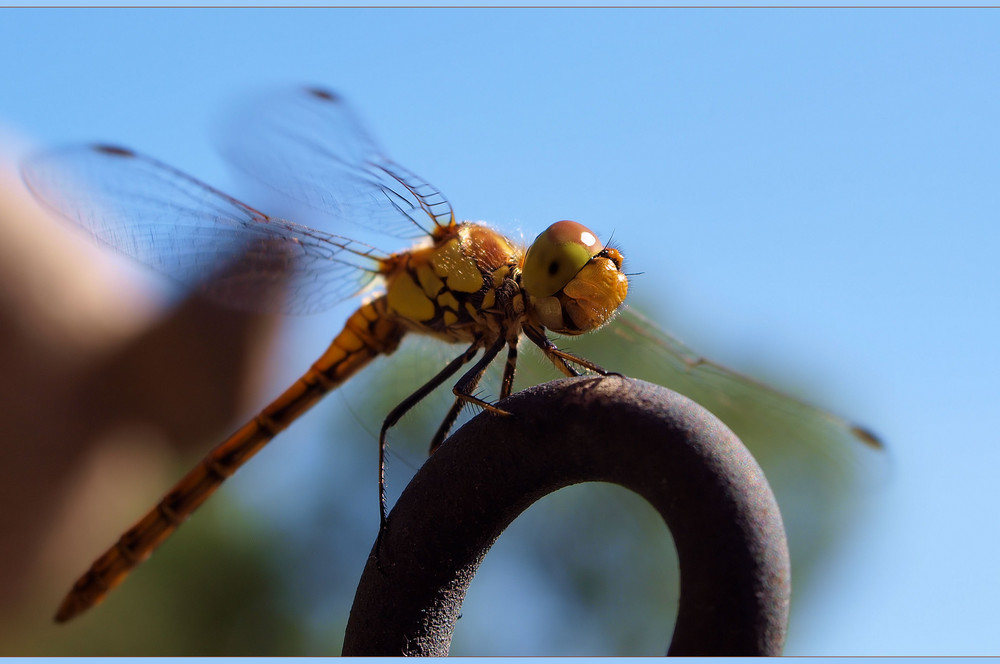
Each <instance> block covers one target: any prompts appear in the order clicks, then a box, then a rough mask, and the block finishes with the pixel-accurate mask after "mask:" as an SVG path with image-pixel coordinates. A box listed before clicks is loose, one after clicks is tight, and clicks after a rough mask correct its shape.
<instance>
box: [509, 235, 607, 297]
mask: <svg viewBox="0 0 1000 664" xmlns="http://www.w3.org/2000/svg"><path fill="white" fill-rule="evenodd" d="M602 249H604V245H603V244H601V241H600V240H598V239H597V236H596V235H594V233H593V232H591V230H590V229H589V228H587V227H586V226H584V225H583V224H578V223H576V222H575V221H557V222H556V223H554V224H552V225H551V226H549V227H548V228H547V229H545V230H544V231H543V232H542V234H541V235H539V236H538V237H536V238H535V241H534V242H532V243H531V246H530V247H528V253H527V254H525V256H524V267H523V268H522V269H521V285H522V286H524V290H526V291H527V292H528V295H530V296H532V297H548V296H549V295H555V294H556V293H557V292H558V291H559V290H561V289H562V287H563V286H565V285H566V284H568V283H569V282H570V279H572V278H573V277H575V276H576V274H577V272H579V271H580V270H581V269H583V266H584V265H586V264H587V261H589V260H590V259H591V258H593V257H594V256H596V255H597V254H598V253H600V251H601V250H602Z"/></svg>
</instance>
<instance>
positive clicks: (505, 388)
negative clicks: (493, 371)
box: [500, 338, 517, 399]
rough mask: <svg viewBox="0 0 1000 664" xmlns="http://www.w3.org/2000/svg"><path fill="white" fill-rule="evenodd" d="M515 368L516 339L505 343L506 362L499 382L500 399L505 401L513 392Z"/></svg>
mask: <svg viewBox="0 0 1000 664" xmlns="http://www.w3.org/2000/svg"><path fill="white" fill-rule="evenodd" d="M516 368H517V339H516V338H515V339H513V340H508V341H507V362H506V363H505V364H504V366H503V380H502V381H500V398H501V399H506V398H507V397H509V396H510V393H511V392H512V391H513V390H514V370H515V369H516Z"/></svg>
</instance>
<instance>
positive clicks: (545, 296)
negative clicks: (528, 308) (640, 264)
mask: <svg viewBox="0 0 1000 664" xmlns="http://www.w3.org/2000/svg"><path fill="white" fill-rule="evenodd" d="M621 266H622V257H621V254H620V253H618V251H617V250H615V249H605V248H604V245H603V244H601V242H600V240H598V239H597V236H596V235H595V234H594V233H593V232H592V231H590V230H589V229H588V228H587V227H585V226H583V225H582V224H578V223H576V222H575V221H559V222H556V223H555V224H553V225H552V226H549V228H548V229H546V230H545V232H543V233H542V234H541V235H539V236H538V237H537V238H536V239H535V241H534V242H533V243H532V245H531V246H530V247H529V248H528V252H527V254H525V257H524V266H523V268H522V271H521V285H522V286H523V287H524V290H525V291H526V292H527V293H528V295H530V296H531V297H532V306H533V308H534V314H535V317H536V319H537V321H538V322H540V323H541V324H542V325H544V326H545V327H547V328H549V329H550V330H552V331H553V332H558V333H561V334H582V333H583V332H587V331H590V330H593V329H596V328H598V327H600V326H601V325H604V324H605V323H606V322H608V321H609V320H611V317H612V316H613V315H614V313H615V311H616V310H617V309H618V307H619V306H620V305H621V303H622V302H623V301H624V300H625V295H626V294H627V293H628V279H627V278H626V277H625V274H624V273H623V272H622V271H621Z"/></svg>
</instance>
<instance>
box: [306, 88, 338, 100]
mask: <svg viewBox="0 0 1000 664" xmlns="http://www.w3.org/2000/svg"><path fill="white" fill-rule="evenodd" d="M306 92H308V93H309V94H311V95H312V96H313V97H316V98H317V99H323V100H325V101H339V100H338V97H337V95H336V94H335V93H333V92H330V91H329V90H324V89H322V88H306Z"/></svg>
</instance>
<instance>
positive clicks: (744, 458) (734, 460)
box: [343, 376, 791, 655]
mask: <svg viewBox="0 0 1000 664" xmlns="http://www.w3.org/2000/svg"><path fill="white" fill-rule="evenodd" d="M502 407H503V408H504V409H505V410H507V411H509V412H510V413H512V415H513V416H512V417H498V416H496V415H491V414H488V413H484V414H481V415H479V416H477V417H475V418H473V419H472V420H471V421H470V422H469V423H468V424H466V425H465V426H464V427H462V429H460V430H459V431H458V432H456V433H455V435H454V436H452V437H451V438H450V439H449V440H447V441H446V442H445V443H444V445H442V446H441V447H440V448H439V449H438V451H437V452H436V453H435V454H434V455H433V456H432V457H431V458H430V459H429V460H428V461H427V462H426V463H425V464H424V466H423V467H422V468H421V469H420V471H419V472H418V473H417V474H416V476H415V477H414V478H413V481H412V482H411V483H410V484H409V486H408V487H407V488H406V490H405V491H404V492H403V494H402V496H401V497H400V498H399V501H398V502H397V503H396V506H395V507H394V509H393V511H392V513H390V515H389V522H388V529H387V530H386V532H385V535H384V537H383V540H382V549H381V551H380V555H379V560H378V562H377V563H376V561H375V559H374V557H369V559H368V564H367V566H366V567H365V570H364V573H363V575H362V577H361V582H360V584H359V586H358V590H357V594H356V596H355V599H354V606H353V607H352V609H351V617H350V620H349V622H348V625H347V632H346V634H345V638H344V649H343V654H344V655H400V654H407V655H447V654H448V648H449V646H450V643H451V636H452V632H453V630H454V627H455V622H456V620H457V619H458V615H459V611H460V609H461V605H462V600H463V599H464V598H465V592H466V590H467V588H468V586H469V583H470V582H471V580H472V577H473V576H474V575H475V572H476V570H477V568H478V566H479V563H480V562H481V561H482V559H483V557H484V556H485V555H486V552H487V551H488V550H489V548H490V546H491V545H492V544H493V542H494V541H495V540H496V539H497V537H499V536H500V533H501V532H502V531H503V530H504V528H506V527H507V525H509V524H510V522H511V521H513V520H514V519H515V518H516V517H517V516H518V515H519V514H520V513H521V512H523V511H524V510H525V509H527V508H528V506H530V505H531V504H532V503H534V502H535V501H536V500H538V499H539V498H541V497H542V496H544V495H546V494H548V493H551V492H553V491H556V490H557V489H560V488H562V487H565V486H569V485H571V484H576V483H579V482H590V481H600V482H612V483H615V484H619V485H621V486H624V487H626V488H628V489H631V490H632V491H635V492H636V493H638V494H639V495H641V496H643V497H644V498H645V499H646V500H648V501H649V502H650V503H651V504H652V505H653V507H654V508H656V509H657V510H658V511H659V512H660V514H661V515H662V516H663V519H664V521H666V523H667V525H668V526H669V528H670V531H671V534H672V535H673V539H674V543H675V545H676V547H677V553H678V557H679V560H680V569H681V596H680V606H679V610H678V616H677V623H676V626H675V628H674V636H673V640H672V643H671V645H670V649H669V654H671V655H777V654H780V653H781V649H782V646H783V644H784V639H785V629H786V626H787V624H788V607H789V594H790V578H791V572H790V567H789V562H788V548H787V544H786V542H785V536H784V529H783V527H782V523H781V516H780V514H779V513H778V506H777V503H776V502H775V500H774V496H773V494H772V493H771V489H770V487H769V486H768V484H767V481H766V480H765V479H764V476H763V474H762V472H761V470H760V468H759V467H758V466H757V463H756V462H755V461H754V460H753V458H752V457H751V456H750V453H749V452H747V451H746V449H745V448H744V447H743V445H742V444H741V443H740V441H739V439H738V438H736V436H735V435H734V434H733V433H732V432H731V431H730V430H729V429H728V428H726V427H725V425H723V424H722V423H721V422H720V421H719V420H718V419H716V418H715V417H714V416H713V415H711V414H710V413H709V412H708V411H706V410H705V409H703V408H701V407H700V406H698V405H697V404H695V403H694V402H692V401H690V400H689V399H687V398H686V397H683V396H681V395H679V394H677V393H675V392H671V391H670V390H667V389H666V388H663V387H659V386H657V385H652V384H650V383H645V382H642V381H637V380H631V379H626V378H621V377H617V376H606V377H582V378H572V379H565V380H560V381H555V382H552V383H546V384H543V385H539V386H536V387H534V388H531V389H528V390H525V391H523V392H519V393H518V394H515V395H513V396H511V397H510V398H509V399H506V400H504V401H503V402H502Z"/></svg>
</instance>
